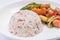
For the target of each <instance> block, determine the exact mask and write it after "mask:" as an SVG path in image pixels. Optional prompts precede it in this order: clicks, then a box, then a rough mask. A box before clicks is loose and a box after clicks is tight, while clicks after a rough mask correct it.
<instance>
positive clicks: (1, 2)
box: [0, 0, 60, 40]
mask: <svg viewBox="0 0 60 40" xmlns="http://www.w3.org/2000/svg"><path fill="white" fill-rule="evenodd" d="M17 1H22V0H0V8H2V7H4V6H6V5H8V4H11V3H13V2H17ZM26 1H27V0H26ZM49 1H53V2H57V3H59V4H60V0H49ZM0 40H12V39H10V38H8V37H6V36H4V35H2V34H1V33H0Z"/></svg>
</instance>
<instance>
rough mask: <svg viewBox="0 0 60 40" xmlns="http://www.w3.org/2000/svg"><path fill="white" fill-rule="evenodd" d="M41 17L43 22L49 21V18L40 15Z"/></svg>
mask: <svg viewBox="0 0 60 40" xmlns="http://www.w3.org/2000/svg"><path fill="white" fill-rule="evenodd" d="M39 17H40V18H41V21H43V22H47V20H48V18H47V17H45V16H43V15H39Z"/></svg>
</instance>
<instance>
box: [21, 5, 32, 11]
mask: <svg viewBox="0 0 60 40" xmlns="http://www.w3.org/2000/svg"><path fill="white" fill-rule="evenodd" d="M30 8H31V7H30V6H25V7H23V8H21V10H29V9H30Z"/></svg>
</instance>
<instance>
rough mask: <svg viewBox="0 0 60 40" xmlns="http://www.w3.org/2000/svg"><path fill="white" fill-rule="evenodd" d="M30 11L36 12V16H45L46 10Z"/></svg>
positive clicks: (35, 9) (34, 9)
mask: <svg viewBox="0 0 60 40" xmlns="http://www.w3.org/2000/svg"><path fill="white" fill-rule="evenodd" d="M32 11H34V12H36V13H37V14H38V15H46V8H41V9H37V8H33V9H32Z"/></svg>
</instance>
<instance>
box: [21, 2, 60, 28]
mask: <svg viewBox="0 0 60 40" xmlns="http://www.w3.org/2000/svg"><path fill="white" fill-rule="evenodd" d="M25 7H27V8H25ZM25 7H23V8H21V10H31V11H33V12H35V13H37V14H38V15H39V17H40V19H41V21H42V22H43V23H46V24H47V26H48V28H53V27H57V28H60V8H52V7H51V5H50V4H39V3H35V2H32V3H29V4H27V5H26V6H25ZM58 16H59V17H58Z"/></svg>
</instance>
